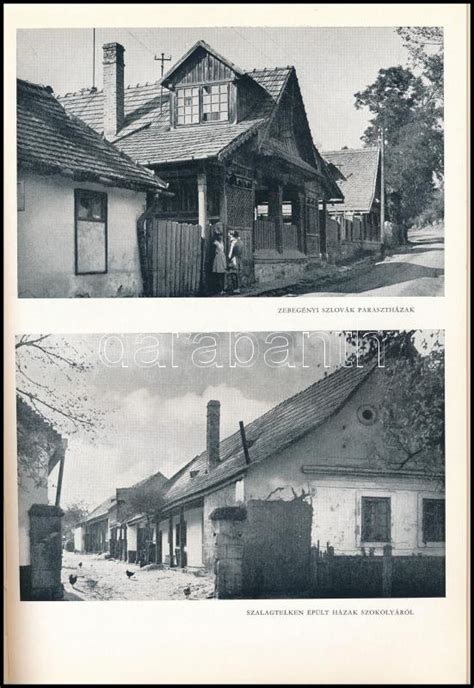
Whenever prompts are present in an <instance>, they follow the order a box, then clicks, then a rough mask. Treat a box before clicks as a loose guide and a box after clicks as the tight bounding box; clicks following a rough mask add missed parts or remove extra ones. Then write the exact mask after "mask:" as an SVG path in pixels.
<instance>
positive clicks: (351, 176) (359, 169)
mask: <svg viewBox="0 0 474 688" xmlns="http://www.w3.org/2000/svg"><path fill="white" fill-rule="evenodd" d="M321 155H322V156H323V158H325V160H326V162H327V163H328V167H329V172H330V173H331V174H332V176H333V179H334V181H335V182H336V184H337V185H338V187H339V189H340V190H341V191H342V193H343V195H344V203H341V204H338V205H337V206H336V205H334V206H329V207H328V210H330V211H331V210H333V211H348V212H360V213H368V212H370V210H371V208H372V205H373V203H374V200H375V191H376V184H377V176H378V170H379V162H380V151H379V149H378V148H361V149H351V148H345V149H342V150H338V151H326V152H322V153H321Z"/></svg>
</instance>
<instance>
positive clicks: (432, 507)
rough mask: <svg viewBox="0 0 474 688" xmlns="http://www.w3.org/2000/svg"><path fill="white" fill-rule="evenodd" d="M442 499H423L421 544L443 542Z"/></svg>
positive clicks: (443, 517)
mask: <svg viewBox="0 0 474 688" xmlns="http://www.w3.org/2000/svg"><path fill="white" fill-rule="evenodd" d="M444 539H445V516H444V499H423V542H444Z"/></svg>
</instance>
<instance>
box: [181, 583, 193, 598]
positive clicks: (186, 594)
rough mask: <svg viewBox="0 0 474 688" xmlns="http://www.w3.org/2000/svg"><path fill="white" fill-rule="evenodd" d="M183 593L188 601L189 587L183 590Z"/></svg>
mask: <svg viewBox="0 0 474 688" xmlns="http://www.w3.org/2000/svg"><path fill="white" fill-rule="evenodd" d="M183 593H184V595H185V596H186V598H187V599H189V596H190V594H191V588H190V587H189V585H188V587H187V588H184V590H183Z"/></svg>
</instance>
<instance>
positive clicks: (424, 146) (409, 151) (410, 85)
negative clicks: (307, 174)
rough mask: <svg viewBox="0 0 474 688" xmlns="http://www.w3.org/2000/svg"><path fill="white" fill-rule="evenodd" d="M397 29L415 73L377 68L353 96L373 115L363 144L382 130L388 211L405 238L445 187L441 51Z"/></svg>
mask: <svg viewBox="0 0 474 688" xmlns="http://www.w3.org/2000/svg"><path fill="white" fill-rule="evenodd" d="M399 31H401V32H402V34H400V35H402V37H404V40H405V41H406V42H408V44H409V45H410V49H411V51H412V52H411V53H410V54H412V55H413V57H412V63H413V65H415V63H416V66H417V68H418V71H419V74H416V73H415V71H414V70H413V69H411V68H407V67H402V66H396V67H390V68H388V69H381V70H379V72H378V75H377V78H376V80H375V81H374V82H373V83H372V84H370V85H369V86H367V87H366V88H365V89H364V90H363V91H359V92H357V93H356V94H355V95H354V97H355V107H356V109H362V108H367V109H368V110H369V112H370V113H371V115H373V116H372V118H371V119H370V120H369V126H368V127H367V129H366V130H365V132H364V134H363V136H362V141H363V142H364V144H365V145H368V146H374V145H379V142H380V137H381V132H382V131H383V135H384V141H385V185H386V188H385V192H386V198H387V210H388V216H389V217H391V218H392V219H393V220H394V221H395V222H396V223H397V224H398V225H399V227H400V229H401V231H402V235H403V237H404V240H405V241H406V239H407V232H408V228H409V227H410V226H411V225H412V224H414V222H415V221H416V219H417V218H418V217H419V216H420V215H421V214H422V213H423V212H424V211H426V209H427V208H429V207H430V204H432V202H433V200H434V198H435V197H436V194H437V192H439V189H442V186H443V179H444V134H443V107H442V90H443V87H442V69H443V55H442V49H441V51H440V52H437V53H436V55H428V54H426V53H425V52H423V51H424V49H425V48H426V41H425V43H423V40H422V39H423V36H422V35H419V34H416V35H413V37H412V34H411V33H410V31H411V30H408V29H400V30H399ZM403 32H404V33H403ZM441 39H442V36H441ZM411 46H413V47H411ZM441 46H442V44H441ZM423 56H424V57H423Z"/></svg>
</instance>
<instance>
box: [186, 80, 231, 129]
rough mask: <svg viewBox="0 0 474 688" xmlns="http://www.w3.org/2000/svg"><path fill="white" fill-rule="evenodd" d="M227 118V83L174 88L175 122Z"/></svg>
mask: <svg viewBox="0 0 474 688" xmlns="http://www.w3.org/2000/svg"><path fill="white" fill-rule="evenodd" d="M228 119H229V84H228V83H225V84H208V85H204V86H189V87H185V88H178V89H177V90H176V123H177V124H178V125H180V124H199V122H223V121H227V120H228Z"/></svg>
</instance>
